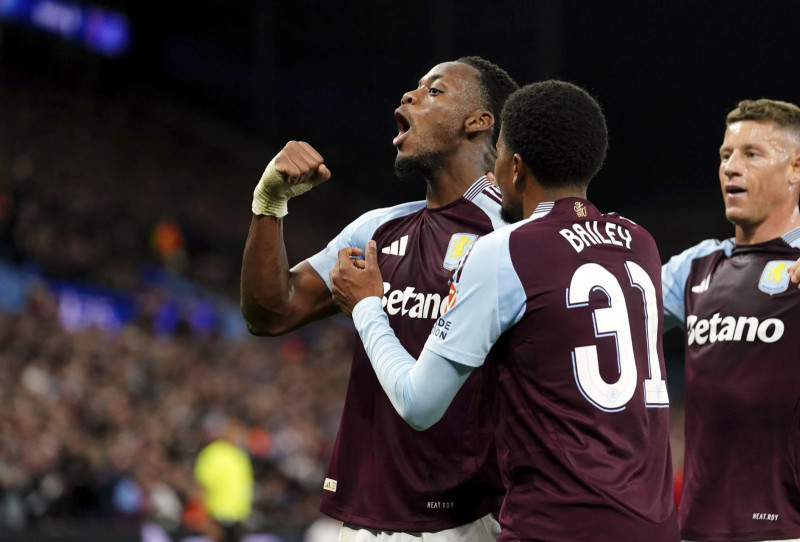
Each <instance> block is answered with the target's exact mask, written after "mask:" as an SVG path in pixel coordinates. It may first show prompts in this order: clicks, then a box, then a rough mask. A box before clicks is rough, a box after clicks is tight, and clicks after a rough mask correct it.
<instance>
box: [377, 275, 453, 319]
mask: <svg viewBox="0 0 800 542" xmlns="http://www.w3.org/2000/svg"><path fill="white" fill-rule="evenodd" d="M381 305H382V306H383V308H384V309H385V310H386V313H387V314H388V315H390V316H394V315H395V314H398V313H399V314H401V315H402V316H408V317H409V318H439V317H440V316H441V315H443V314H444V313H445V311H446V310H447V297H446V296H445V297H444V298H442V296H440V295H439V294H424V293H422V292H417V291H416V289H415V288H414V287H413V286H406V287H405V289H403V290H392V285H391V284H390V283H388V282H384V283H383V299H381Z"/></svg>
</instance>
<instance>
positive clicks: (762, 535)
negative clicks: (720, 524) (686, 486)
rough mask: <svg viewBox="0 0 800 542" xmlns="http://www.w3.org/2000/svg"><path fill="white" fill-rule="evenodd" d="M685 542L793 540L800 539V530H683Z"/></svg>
mask: <svg viewBox="0 0 800 542" xmlns="http://www.w3.org/2000/svg"><path fill="white" fill-rule="evenodd" d="M681 538H682V539H683V540H702V541H704V542H750V541H753V540H791V539H795V538H800V528H798V529H797V530H794V531H782V532H777V531H751V532H747V533H735V534H734V533H727V534H720V533H716V534H708V533H702V532H700V531H687V530H683V529H681Z"/></svg>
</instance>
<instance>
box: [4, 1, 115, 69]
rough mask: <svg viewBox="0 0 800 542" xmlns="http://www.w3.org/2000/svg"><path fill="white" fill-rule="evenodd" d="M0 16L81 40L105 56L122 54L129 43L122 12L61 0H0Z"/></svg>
mask: <svg viewBox="0 0 800 542" xmlns="http://www.w3.org/2000/svg"><path fill="white" fill-rule="evenodd" d="M0 19H5V20H7V21H11V22H13V23H16V24H18V25H20V26H26V27H29V28H34V29H36V30H40V31H43V32H47V33H48V34H54V35H56V36H59V37H61V38H63V39H66V40H69V41H73V42H76V43H81V44H82V45H83V46H84V47H86V48H87V49H89V50H91V51H93V52H95V53H98V54H100V55H103V56H107V57H117V56H120V55H123V54H124V53H125V52H126V51H127V50H128V48H129V47H130V43H131V31H130V22H129V20H128V16H127V15H125V14H124V13H121V12H118V11H113V10H109V9H106V8H102V7H99V6H95V5H92V4H78V3H75V2H68V1H65V0H0Z"/></svg>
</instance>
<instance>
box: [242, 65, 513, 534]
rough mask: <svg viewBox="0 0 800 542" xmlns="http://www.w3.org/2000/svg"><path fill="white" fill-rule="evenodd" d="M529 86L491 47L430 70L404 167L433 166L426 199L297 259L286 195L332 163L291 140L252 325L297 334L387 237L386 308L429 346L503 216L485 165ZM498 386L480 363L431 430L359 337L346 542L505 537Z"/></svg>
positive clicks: (257, 233)
mask: <svg viewBox="0 0 800 542" xmlns="http://www.w3.org/2000/svg"><path fill="white" fill-rule="evenodd" d="M516 88H517V85H516V83H514V81H513V80H512V79H511V78H510V77H509V76H508V74H507V73H506V72H505V71H503V70H502V69H500V68H499V67H497V66H496V65H494V64H492V63H490V62H488V61H486V60H484V59H482V58H479V57H465V58H461V59H459V60H458V61H455V62H446V63H443V64H439V65H437V66H435V67H434V68H433V69H431V70H430V71H429V72H428V73H427V74H426V75H425V76H424V77H423V78H422V79H421V80H420V81H419V85H418V86H417V88H416V89H415V90H412V91H410V92H407V93H405V94H404V95H403V97H402V99H401V103H400V107H398V108H397V110H396V111H395V117H396V119H397V124H398V131H399V133H398V135H397V136H396V137H395V138H394V145H395V146H396V147H397V159H396V162H395V167H396V169H397V170H399V171H400V172H405V171H418V172H421V173H422V174H423V175H424V177H425V178H426V180H427V193H426V199H425V200H424V201H418V202H412V203H406V204H402V205H397V206H395V207H391V208H387V209H377V210H375V211H371V212H368V213H366V214H365V215H363V216H362V217H360V218H358V219H357V220H355V221H354V222H352V223H351V224H350V225H349V226H347V227H346V228H345V229H344V230H343V231H342V232H341V233H340V234H339V235H338V236H337V237H335V238H334V239H333V240H332V241H331V242H330V244H329V245H328V247H327V248H326V249H324V250H322V251H321V252H319V253H318V254H316V255H314V256H312V257H311V258H309V259H308V260H307V261H305V262H302V263H300V264H299V265H297V266H295V267H294V268H292V269H289V267H288V263H287V262H286V256H285V250H284V247H283V241H282V234H281V229H282V222H283V219H282V217H283V216H284V215H285V214H286V201H287V200H288V198H289V197H292V196H294V195H297V194H299V193H301V192H302V191H304V190H305V189H308V188H310V187H311V186H313V185H315V184H318V183H319V182H322V181H324V180H327V178H328V177H330V175H331V173H330V171H329V170H328V169H327V166H326V165H325V164H324V163H323V159H322V156H321V155H320V154H319V153H318V152H317V151H316V150H315V149H314V148H312V147H311V146H310V145H308V144H307V143H302V142H290V143H289V144H287V145H286V147H285V148H284V149H283V150H282V151H281V152H280V153H279V154H278V155H277V156H276V157H275V159H274V160H273V161H272V162H271V163H270V165H269V166H268V167H267V170H266V171H265V172H264V176H263V178H262V180H261V182H260V183H259V185H258V187H257V188H256V190H255V193H254V200H253V213H254V215H255V216H254V217H253V222H252V226H251V229H250V234H249V236H248V240H247V244H246V246H245V254H244V261H243V264H242V310H243V314H244V316H245V319H246V321H247V323H248V327H249V329H250V330H251V332H253V333H255V334H265V335H274V334H279V333H284V332H287V331H290V330H292V329H295V328H297V327H298V326H301V325H303V324H305V323H307V322H310V321H312V320H316V319H319V318H322V317H324V316H327V315H330V314H333V313H334V312H336V311H337V307H336V305H335V304H334V303H333V300H332V297H331V292H330V289H329V288H330V282H329V280H330V279H329V273H330V271H331V269H332V268H333V266H334V265H335V264H336V261H337V253H338V251H339V249H340V248H342V247H346V246H356V247H362V248H363V247H365V246H366V243H367V241H368V240H370V239H375V240H376V241H377V242H378V243H379V246H380V252H379V256H378V260H379V263H378V265H380V268H381V270H382V272H383V276H384V279H385V282H384V283H383V284H382V285H381V297H382V301H383V306H385V310H386V312H385V313H384V314H386V316H387V318H388V319H389V322H390V325H391V327H392V329H394V330H395V332H396V333H397V336H398V337H399V338H400V340H401V341H402V343H403V345H404V346H405V347H406V348H408V349H409V350H410V351H411V352H415V353H419V352H420V350H421V349H422V346H423V344H424V342H425V339H426V338H427V336H428V333H429V331H430V327H431V324H432V323H433V322H434V321H435V320H436V319H437V318H438V317H439V316H440V315H441V314H442V311H443V309H444V306H445V303H446V301H447V292H448V290H447V288H448V285H447V279H448V278H449V277H450V276H451V275H452V273H453V270H454V269H455V268H456V267H457V265H458V263H459V262H460V261H461V260H462V259H463V257H464V255H465V254H466V253H467V251H468V249H469V247H470V246H471V245H472V244H474V242H475V240H476V239H477V238H478V237H480V236H482V235H484V234H487V233H489V232H491V231H492V230H493V229H494V228H495V227H496V226H497V225H500V224H502V220H501V219H500V195H499V192H498V190H497V189H496V188H495V187H494V186H493V185H491V183H490V182H489V181H488V180H487V178H486V175H485V174H486V172H489V171H491V170H492V167H493V166H494V158H495V156H496V149H495V146H494V145H495V141H496V139H497V135H498V134H499V113H500V110H501V107H502V104H503V103H504V101H505V99H506V98H507V96H508V95H509V94H510V93H511V92H512V91H513V90H514V89H516ZM495 389H496V385H495V382H494V381H493V380H492V379H491V373H490V372H488V371H476V372H475V374H474V375H473V376H472V378H470V379H469V381H468V382H466V383H465V385H464V388H463V389H462V390H461V393H459V394H458V396H457V397H455V399H454V403H455V406H454V408H453V410H452V412H451V413H450V414H449V415H447V416H445V417H444V418H443V419H442V420H441V422H440V423H439V424H438V425H437V426H436V428H435V429H433V430H431V431H428V432H426V433H418V432H416V431H414V430H413V429H411V428H410V427H409V426H408V425H407V424H406V423H405V422H404V421H403V420H402V418H400V417H399V416H398V415H397V413H396V412H395V411H394V408H393V407H392V405H391V403H390V402H389V400H388V398H387V397H386V395H385V394H384V393H383V391H382V390H381V388H380V384H379V383H378V381H377V380H376V379H375V375H374V373H373V371H372V368H371V367H370V364H369V360H368V359H367V357H366V354H365V352H364V349H363V347H362V346H361V345H360V344H359V345H357V347H356V351H355V353H354V355H353V365H352V369H351V373H350V382H349V385H348V389H347V397H346V400H345V406H344V411H343V413H342V420H341V425H340V427H339V434H338V436H337V439H336V442H335V445H334V449H333V452H332V457H331V463H330V467H329V470H328V473H327V477H326V479H325V483H324V487H323V492H322V493H323V496H322V504H321V507H320V508H321V510H322V512H324V513H325V514H328V515H330V516H332V517H334V518H337V519H339V520H342V521H343V522H344V525H343V527H342V531H341V537H340V541H342V542H349V541H369V540H378V539H383V537H385V536H391V537H392V538H391V539H392V540H393V541H397V542H404V541H406V540H408V541H412V540H419V536H420V535H424V538H423V540H426V541H428V540H430V541H431V542H459V541H465V540H474V541H477V542H483V541H486V542H489V541H494V540H495V539H496V537H497V533H498V532H499V525H498V522H497V520H496V518H495V515H496V512H497V510H498V508H499V503H500V500H501V498H502V494H503V486H502V482H501V480H500V474H499V470H498V466H497V458H496V452H495V444H494V440H493V427H494V419H493V415H492V413H493V411H492V409H491V406H492V405H493V401H494V392H495ZM406 533H414V534H406Z"/></svg>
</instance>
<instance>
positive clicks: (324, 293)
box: [240, 62, 495, 336]
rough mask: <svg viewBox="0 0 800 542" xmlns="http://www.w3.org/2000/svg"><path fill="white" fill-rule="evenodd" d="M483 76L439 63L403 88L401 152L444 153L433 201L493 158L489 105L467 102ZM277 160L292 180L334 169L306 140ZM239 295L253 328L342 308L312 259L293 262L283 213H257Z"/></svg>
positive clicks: (286, 327) (295, 324) (450, 195)
mask: <svg viewBox="0 0 800 542" xmlns="http://www.w3.org/2000/svg"><path fill="white" fill-rule="evenodd" d="M477 77H478V71H477V70H476V69H475V68H472V67H471V66H468V65H466V64H461V63H459V62H447V63H444V64H439V65H437V66H435V67H434V68H433V69H432V70H431V71H430V72H428V74H426V75H425V76H424V77H423V78H422V79H421V80H420V83H419V87H418V88H417V89H415V90H413V91H410V92H406V93H405V94H404V95H403V97H402V100H401V103H400V107H399V108H398V109H397V110H396V114H397V115H399V116H400V117H401V118H402V119H403V120H402V124H404V127H403V128H401V130H400V131H401V134H398V137H397V138H395V146H396V147H397V150H398V158H401V157H402V158H406V157H414V156H415V155H418V154H420V153H422V152H425V151H434V152H436V153H437V154H438V155H439V156H440V158H441V167H440V168H437V170H436V171H435V172H434V173H433V174H432V175H430V176H428V177H427V178H426V181H427V190H426V201H427V205H428V207H429V208H435V207H440V206H443V205H447V204H449V203H451V202H453V201H455V200H456V199H458V198H459V197H461V196H462V195H463V194H464V192H466V190H467V189H468V188H469V187H470V186H471V185H472V183H473V182H475V180H476V179H478V178H479V177H481V176H482V175H484V174H485V173H486V172H487V171H488V170H490V169H491V167H492V165H493V161H494V153H495V151H494V148H493V146H492V141H491V133H492V127H493V126H494V117H493V116H492V114H491V113H490V112H489V111H486V110H483V109H480V108H470V107H465V101H468V100H474V94H475V93H474V92H473V93H470V92H468V91H469V90H470V87H469V85H474V84H476V83H475V81H477ZM468 103H471V102H468ZM400 124H401V121H400V120H398V125H400ZM405 125H407V129H405V128H406V126H405ZM275 166H276V168H277V170H278V171H279V172H280V173H281V174H283V175H284V176H285V180H286V182H291V183H296V182H302V181H305V180H310V181H311V182H312V184H313V185H317V184H320V183H322V182H324V181H326V180H328V179H329V178H330V176H331V172H330V170H329V169H328V168H327V166H325V164H324V159H323V157H322V156H321V155H320V153H318V152H317V151H316V150H315V149H314V148H313V147H312V146H311V145H309V144H308V143H304V142H298V141H290V142H289V143H287V144H286V146H285V147H284V148H283V149H282V150H281V151H280V152H279V153H278V155H277V156H276V162H275ZM240 301H241V309H242V315H243V316H244V318H245V322H246V323H247V327H248V330H249V331H250V333H252V334H254V335H269V336H274V335H281V334H284V333H288V332H290V331H292V330H294V329H297V328H299V327H301V326H303V325H305V324H307V323H310V322H313V321H316V320H319V319H322V318H325V317H327V316H330V315H332V314H334V313H336V312H338V311H339V308H338V307H337V305H336V304H335V303H334V300H333V297H332V296H331V292H330V291H329V290H328V287H327V286H326V284H325V282H324V281H323V280H322V278H321V277H320V276H319V275H318V274H317V272H316V271H315V270H314V269H313V268H312V267H311V265H310V264H309V263H308V262H307V261H303V262H301V263H299V264H297V265H296V266H294V267H292V268H290V267H289V262H288V259H287V256H286V247H285V245H284V241H283V219H280V218H274V217H269V216H261V215H254V216H253V219H252V221H251V225H250V232H249V234H248V237H247V242H246V244H245V249H244V256H243V260H242V275H241V300H240Z"/></svg>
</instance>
